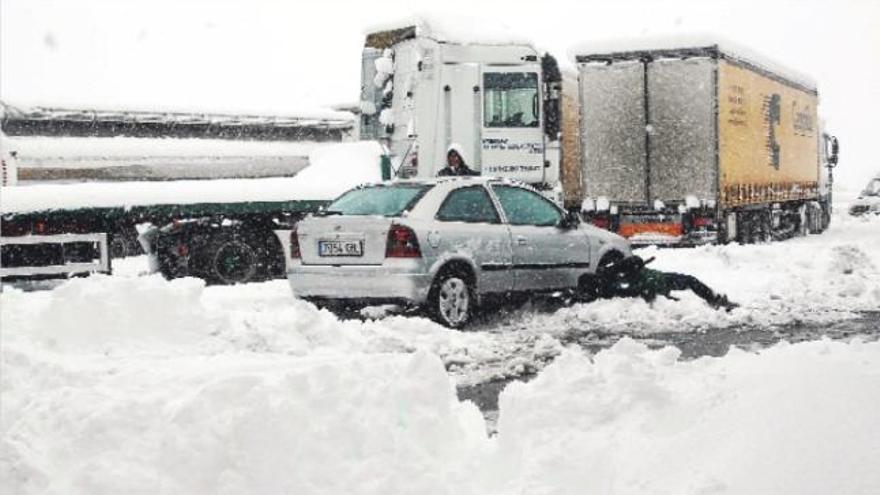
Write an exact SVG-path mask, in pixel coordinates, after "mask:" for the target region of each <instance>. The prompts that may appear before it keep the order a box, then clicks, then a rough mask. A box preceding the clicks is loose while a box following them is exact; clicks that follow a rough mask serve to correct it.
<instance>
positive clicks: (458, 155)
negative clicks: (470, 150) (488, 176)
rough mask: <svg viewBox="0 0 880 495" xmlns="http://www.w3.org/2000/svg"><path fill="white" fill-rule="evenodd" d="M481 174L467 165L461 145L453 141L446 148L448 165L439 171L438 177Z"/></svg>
mask: <svg viewBox="0 0 880 495" xmlns="http://www.w3.org/2000/svg"><path fill="white" fill-rule="evenodd" d="M457 175H461V176H469V175H480V173H479V172H475V171H473V170H471V168H470V167H468V166H467V162H466V161H465V159H464V154H463V153H462V151H461V146H459V145H458V144H455V143H452V144H450V145H449V148H448V149H447V150H446V166H445V167H443V168H442V169H440V171H439V172H437V176H438V177H447V176H457Z"/></svg>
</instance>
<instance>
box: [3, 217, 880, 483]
mask: <svg viewBox="0 0 880 495" xmlns="http://www.w3.org/2000/svg"><path fill="white" fill-rule="evenodd" d="M838 211H843V208H840V209H839V210H838ZM640 254H642V255H650V256H656V257H657V260H656V261H655V262H654V264H653V266H656V267H658V268H662V269H667V270H679V271H683V272H687V273H692V274H694V275H697V276H698V277H700V278H701V279H703V280H705V281H706V282H707V283H709V285H711V286H713V287H715V288H717V289H719V290H721V291H723V292H726V293H728V294H729V296H730V297H731V299H733V300H735V301H738V302H740V303H741V304H742V307H741V308H738V309H735V310H734V311H732V312H731V313H724V312H719V311H714V310H712V309H710V308H709V307H708V306H706V305H704V304H703V303H702V301H700V300H698V299H696V298H694V297H692V296H690V295H684V296H683V297H682V300H681V301H680V302H673V301H664V300H661V301H657V302H656V303H655V304H654V305H648V304H646V303H644V302H642V301H640V300H610V301H598V302H595V303H591V304H580V305H574V306H570V307H569V306H565V307H563V308H562V309H559V310H555V311H547V310H546V309H544V310H533V309H531V308H532V306H529V305H527V306H526V307H524V308H519V309H516V308H514V309H510V310H505V311H502V312H500V313H501V314H489V315H486V316H484V317H483V318H482V319H481V320H480V321H479V322H478V324H477V325H476V326H475V328H473V329H471V330H469V331H465V332H455V331H450V330H447V329H445V328H443V327H440V326H438V325H436V324H434V323H433V322H431V321H429V320H427V319H424V318H420V317H405V316H390V317H386V318H383V319H377V320H367V321H363V322H362V321H359V320H346V321H340V320H339V319H337V318H336V317H335V316H333V315H331V314H330V313H328V312H326V311H322V310H317V309H316V308H315V307H314V306H312V305H310V304H308V303H305V302H302V301H298V300H294V299H293V298H292V297H291V295H290V292H289V288H288V287H287V285H286V283H285V282H284V281H273V282H268V283H262V284H250V285H246V286H232V287H210V288H205V287H204V285H203V284H202V283H201V282H200V281H198V280H194V279H181V280H175V281H166V280H164V279H162V278H160V277H158V276H155V275H150V276H139V272H140V271H141V270H142V269H143V265H144V261H143V260H142V259H140V258H133V259H127V260H124V261H122V262H118V263H116V266H115V268H116V274H115V275H113V276H95V277H90V278H87V279H75V280H71V281H68V282H66V283H63V284H61V285H60V286H58V287H56V288H55V289H54V290H51V291H31V292H26V291H22V290H18V289H10V288H8V287H7V288H5V289H4V291H3V292H2V295H0V303H2V304H0V306H2V314H0V322H2V334H0V337H2V340H0V346H2V369H0V393H2V409H0V419H2V421H0V435H2V437H0V438H2V439H0V444H2V447H0V452H2V453H0V479H2V484H3V486H4V487H9V488H11V493H47V492H48V493H65V494H66V493H90V494H91V493H120V492H121V493H141V492H143V493H157V492H159V493H254V492H260V493H266V492H267V493H282V492H283V493H341V492H347V493H451V492H455V493H676V494H678V493H831V492H834V493H876V492H877V491H878V490H880V471H877V470H876V466H877V465H878V464H880V433H878V432H880V430H878V429H877V428H876V426H875V424H874V423H875V422H876V411H877V408H878V406H880V343H878V342H875V341H873V340H874V339H875V338H876V335H874V336H871V335H868V336H866V337H864V338H866V339H867V340H868V341H867V342H863V341H862V340H859V339H860V338H857V339H856V340H852V341H816V342H808V343H802V344H780V345H777V346H774V347H772V348H769V349H765V350H761V351H756V352H745V351H739V350H734V351H731V352H729V353H728V354H727V355H726V356H723V357H703V358H699V359H695V360H681V359H678V357H679V351H678V350H676V349H673V348H667V349H662V350H649V349H648V348H647V347H645V346H644V345H643V344H640V343H638V342H635V341H633V340H629V339H626V338H625V339H623V340H621V341H620V342H618V343H617V344H616V345H615V346H614V347H612V348H611V349H607V350H603V351H601V352H599V353H598V354H596V355H592V356H591V355H589V354H588V353H587V352H585V351H583V350H581V349H579V348H576V347H574V346H567V345H565V344H564V342H569V341H571V339H570V337H571V335H572V333H575V334H577V333H578V332H581V333H587V332H595V331H602V332H609V333H615V334H620V333H623V334H629V335H634V336H644V335H652V334H655V333H658V332H668V331H678V332H702V331H707V330H711V329H715V328H728V327H730V328H761V329H768V328H772V327H773V326H774V325H786V324H790V323H792V322H798V321H808V322H812V323H814V324H819V325H821V324H823V322H830V321H837V320H840V319H846V318H850V317H853V316H855V315H858V314H860V313H862V312H865V311H876V310H878V309H880V270H878V267H880V218H878V217H871V218H863V219H857V218H850V217H846V216H844V215H837V217H836V218H835V219H834V223H833V226H832V228H831V229H830V230H829V231H828V232H826V233H825V234H823V235H821V236H811V237H808V238H803V239H794V240H789V241H785V242H782V243H776V244H769V245H757V246H714V247H704V248H699V249H687V250H685V249H679V250H669V249H667V250H656V249H646V250H643V252H642V253H640ZM553 358H555V360H554V359H553ZM547 363H551V364H549V365H548V364H547ZM542 368H543V370H542V371H540V372H539V373H538V375H537V376H536V377H535V378H534V379H533V380H531V381H530V382H528V383H516V382H514V383H515V384H514V385H510V386H508V387H507V389H506V390H505V391H504V392H503V393H502V395H501V398H500V411H499V417H498V422H497V432H498V433H497V435H496V436H494V437H487V435H486V433H485V432H486V427H485V424H484V422H483V419H482V417H481V415H480V412H479V411H478V410H477V408H476V407H475V406H474V405H473V404H472V403H469V402H460V401H459V400H458V399H457V398H456V394H455V386H456V385H461V384H467V383H475V382H480V381H485V380H487V379H491V378H496V377H505V376H512V375H517V374H521V373H522V372H523V370H529V371H535V370H541V369H542Z"/></svg>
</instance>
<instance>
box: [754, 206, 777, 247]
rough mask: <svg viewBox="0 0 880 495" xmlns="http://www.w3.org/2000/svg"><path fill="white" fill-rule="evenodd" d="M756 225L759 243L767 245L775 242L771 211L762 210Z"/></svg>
mask: <svg viewBox="0 0 880 495" xmlns="http://www.w3.org/2000/svg"><path fill="white" fill-rule="evenodd" d="M755 223H756V224H757V227H758V232H757V241H758V242H761V243H765V244H766V243H768V242H771V241H772V240H773V213H771V212H770V210H762V211H761V212H760V213H759V214H758V221H757V222H755Z"/></svg>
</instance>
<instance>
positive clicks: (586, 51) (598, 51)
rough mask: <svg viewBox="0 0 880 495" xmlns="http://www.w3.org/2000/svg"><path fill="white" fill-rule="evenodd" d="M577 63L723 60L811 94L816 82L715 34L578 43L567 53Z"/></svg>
mask: <svg viewBox="0 0 880 495" xmlns="http://www.w3.org/2000/svg"><path fill="white" fill-rule="evenodd" d="M568 55H569V58H571V59H573V60H574V61H575V62H576V63H589V62H609V61H613V60H634V59H639V58H642V57H645V56H651V57H669V58H678V57H696V56H708V57H713V58H723V59H727V60H732V61H734V62H737V63H740V64H743V65H746V66H748V67H749V68H752V69H754V70H756V71H757V72H761V73H763V74H766V75H768V76H770V77H773V78H776V79H780V80H781V82H785V83H788V84H790V85H793V86H796V87H798V88H800V89H803V90H805V91H809V92H811V93H815V92H816V88H817V84H816V80H815V79H813V78H812V77H810V76H809V75H806V74H804V73H802V72H800V71H797V70H795V69H792V68H790V67H787V66H785V65H784V64H782V63H780V62H778V61H776V60H773V59H772V58H769V57H767V56H765V55H762V54H760V53H758V52H756V51H755V50H753V49H752V48H749V47H747V46H744V45H741V44H739V43H736V42H734V41H730V40H725V39H723V38H720V37H718V36H715V35H703V34H693V35H671V36H643V37H639V38H626V39H618V40H600V41H590V42H584V43H580V44H578V45H575V46H574V47H572V48H571V49H569V50H568Z"/></svg>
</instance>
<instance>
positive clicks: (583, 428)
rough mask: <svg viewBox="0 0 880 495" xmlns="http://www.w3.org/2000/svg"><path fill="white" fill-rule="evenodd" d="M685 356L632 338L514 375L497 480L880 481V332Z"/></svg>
mask: <svg viewBox="0 0 880 495" xmlns="http://www.w3.org/2000/svg"><path fill="white" fill-rule="evenodd" d="M677 356H678V351H677V350H675V349H673V348H666V349H664V350H661V351H649V350H647V348H646V347H645V346H644V345H642V344H638V343H635V342H634V341H631V340H623V341H621V342H619V343H618V344H616V345H615V346H614V347H613V348H612V349H610V350H608V351H605V352H600V353H599V354H598V355H596V356H595V358H593V359H590V358H588V357H587V356H584V355H582V354H579V353H575V352H568V353H566V354H563V355H562V356H561V357H560V358H558V359H557V360H556V361H555V362H554V363H553V364H551V365H550V366H548V367H547V368H546V369H545V370H544V371H543V372H542V373H541V374H540V375H539V376H538V377H537V378H536V379H534V380H532V381H531V382H528V383H520V382H515V383H512V384H511V385H509V386H508V387H507V388H506V389H505V390H504V392H502V395H501V399H500V417H499V421H498V450H499V451H498V458H497V459H495V462H497V465H496V466H495V469H496V470H497V471H496V473H497V474H498V479H499V482H500V483H502V487H503V488H502V490H500V492H501V493H522V492H530V493H559V494H562V493H578V494H585V493H615V494H627V493H633V494H637V493H638V494H642V493H677V494H687V493H695V494H696V493H816V494H821V493H853V494H855V493H859V494H868V493H877V491H878V490H880V471H878V470H877V469H876V466H877V465H878V463H880V430H878V429H877V428H876V427H874V423H875V421H876V417H875V416H876V409H877V405H878V404H880V374H878V373H877V370H878V367H880V343H877V342H874V343H869V344H865V343H860V342H853V343H851V344H846V343H842V342H829V341H821V342H810V343H805V344H798V345H778V346H776V347H773V348H771V349H767V350H764V351H761V352H759V353H747V352H744V351H738V350H732V351H731V352H730V353H729V354H728V355H727V356H725V357H723V358H702V359H698V360H696V361H690V362H681V361H677V360H676V358H677ZM502 475H503V476H502Z"/></svg>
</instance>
